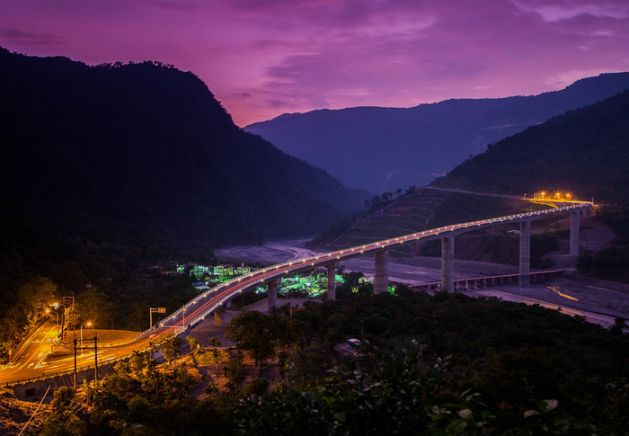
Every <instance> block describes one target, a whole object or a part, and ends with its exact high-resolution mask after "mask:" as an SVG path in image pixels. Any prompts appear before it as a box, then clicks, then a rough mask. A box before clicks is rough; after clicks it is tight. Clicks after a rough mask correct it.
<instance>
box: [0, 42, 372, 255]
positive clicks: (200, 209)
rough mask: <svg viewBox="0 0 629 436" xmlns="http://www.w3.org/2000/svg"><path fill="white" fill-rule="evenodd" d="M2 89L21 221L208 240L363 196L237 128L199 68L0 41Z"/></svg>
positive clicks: (5, 148) (8, 175)
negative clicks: (61, 54)
mask: <svg viewBox="0 0 629 436" xmlns="http://www.w3.org/2000/svg"><path fill="white" fill-rule="evenodd" d="M0 95H2V102H1V104H0V138H1V142H0V144H1V152H2V164H1V166H2V176H1V177H3V178H4V179H5V180H4V182H3V184H2V186H3V188H2V193H3V196H4V197H5V206H6V207H3V215H5V218H11V217H13V218H14V219H15V221H17V224H19V225H20V226H30V225H32V226H34V227H45V228H46V229H47V230H50V231H52V230H54V231H61V232H64V233H68V234H77V235H79V234H80V235H82V236H85V234H84V232H85V231H87V232H92V235H91V236H92V237H94V238H97V239H104V240H108V239H110V238H117V237H119V236H120V235H121V234H122V233H124V234H134V235H136V236H137V235H138V234H144V235H149V234H150V235H151V236H157V237H159V238H161V239H164V240H166V241H172V242H175V243H186V242H189V241H202V242H203V243H206V244H208V246H211V245H216V244H226V243H234V242H250V241H256V240H259V239H261V238H271V237H282V236H294V235H304V234H312V233H313V232H315V231H317V230H319V229H321V228H323V227H324V226H326V225H328V224H330V223H331V222H333V221H334V220H336V219H338V218H339V217H341V216H342V215H343V214H345V213H347V212H349V211H351V210H352V209H353V208H355V207H357V206H359V205H362V199H363V198H362V196H361V194H360V193H357V192H355V191H351V190H348V189H346V188H344V187H343V186H342V185H341V184H340V183H339V182H338V181H337V180H335V179H333V178H332V177H330V176H329V175H328V174H326V173H325V172H324V171H322V170H319V169H317V168H313V167H311V166H309V165H308V164H305V163H304V162H301V161H299V160H298V159H295V158H293V157H291V156H288V155H287V154H285V153H283V152H281V151H279V150H277V149H276V148H275V147H274V146H273V145H271V144H270V143H268V142H267V141H265V140H263V139H261V138H259V137H256V136H254V135H251V134H249V133H246V132H243V131H242V130H240V129H239V128H238V127H236V126H235V125H234V123H233V122H232V120H231V117H230V116H229V115H228V114H227V112H226V111H225V110H224V109H223V108H222V107H221V105H220V103H219V102H218V101H217V100H216V99H215V98H214V97H213V95H212V93H211V92H210V91H209V90H208V89H207V87H206V86H205V85H204V83H203V82H202V81H201V80H199V79H198V78H197V77H196V76H194V75H193V74H192V73H184V72H181V71H178V70H176V69H174V68H172V67H168V66H163V65H161V64H157V63H151V62H146V63H142V64H132V65H120V64H114V65H103V66H98V67H88V66H86V65H84V64H82V63H79V62H73V61H71V60H69V59H66V58H35V57H26V56H22V55H18V54H12V53H10V52H8V51H6V50H1V51H0ZM7 214H8V215H9V216H8V217H7V216H6V215H7Z"/></svg>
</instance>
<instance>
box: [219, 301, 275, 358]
mask: <svg viewBox="0 0 629 436" xmlns="http://www.w3.org/2000/svg"><path fill="white" fill-rule="evenodd" d="M226 335H227V337H228V338H230V339H232V340H234V341H235V342H236V343H237V345H238V348H240V349H241V350H246V351H250V352H251V354H252V356H253V359H254V360H255V364H256V365H260V364H262V363H264V361H265V360H266V359H268V358H269V357H271V356H273V354H274V347H273V337H272V329H271V324H270V322H269V319H268V317H267V316H266V315H264V314H263V313H260V312H256V311H252V312H244V313H241V314H240V315H238V316H237V317H235V318H234V319H233V320H232V321H231V322H230V323H229V326H228V327H227V331H226Z"/></svg>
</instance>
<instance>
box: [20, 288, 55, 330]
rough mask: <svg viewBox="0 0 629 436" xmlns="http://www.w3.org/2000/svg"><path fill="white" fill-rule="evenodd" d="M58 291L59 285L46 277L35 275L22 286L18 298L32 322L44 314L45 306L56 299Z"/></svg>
mask: <svg viewBox="0 0 629 436" xmlns="http://www.w3.org/2000/svg"><path fill="white" fill-rule="evenodd" d="M56 292H57V285H55V284H54V283H53V282H52V281H51V280H50V279H48V278H46V277H35V278H33V279H31V280H29V281H28V282H26V283H25V284H24V285H22V286H21V287H20V289H19V291H18V298H19V300H20V304H21V305H22V306H23V307H24V308H25V312H26V314H27V318H28V320H29V321H30V322H32V321H34V320H35V319H37V318H38V317H40V316H42V314H43V313H44V310H45V308H46V307H48V306H49V305H50V304H51V303H53V302H54V301H55V299H56V295H55V294H56Z"/></svg>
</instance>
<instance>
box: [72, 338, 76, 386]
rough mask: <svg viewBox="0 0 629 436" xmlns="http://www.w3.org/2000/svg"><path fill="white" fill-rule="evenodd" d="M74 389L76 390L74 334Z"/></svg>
mask: <svg viewBox="0 0 629 436" xmlns="http://www.w3.org/2000/svg"><path fill="white" fill-rule="evenodd" d="M73 342H74V389H75V390H76V336H74V340H73Z"/></svg>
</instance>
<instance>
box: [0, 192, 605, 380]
mask: <svg viewBox="0 0 629 436" xmlns="http://www.w3.org/2000/svg"><path fill="white" fill-rule="evenodd" d="M592 206H593V203H591V202H581V203H576V204H570V205H568V206H564V207H558V208H554V209H544V210H540V211H535V212H528V213H520V214H514V215H507V216H502V217H495V218H487V219H482V220H476V221H470V222H466V223H460V224H453V225H448V226H443V227H438V228H434V229H430V230H424V231H420V232H415V233H411V234H408V235H403V236H398V237H394V238H389V239H384V240H381V241H376V242H372V243H368V244H363V245H359V246H356V247H351V248H345V249H341V250H336V251H332V252H328V253H323V254H319V255H316V256H310V257H306V258H302V259H297V260H293V261H288V262H284V263H280V264H275V265H271V266H268V267H265V268H262V269H260V270H256V271H253V272H251V273H249V274H246V275H243V276H239V277H237V278H234V279H232V280H230V281H228V282H225V283H222V284H220V285H218V286H216V287H214V288H211V289H209V290H207V291H205V292H203V293H202V294H199V295H198V296H197V297H195V298H194V299H192V300H191V301H189V302H188V303H186V304H185V305H184V306H182V307H181V308H179V309H178V310H177V311H175V312H173V313H172V314H170V315H169V316H168V317H166V318H164V319H163V320H161V321H160V322H159V323H157V324H156V325H155V326H154V327H153V329H149V330H146V331H144V332H143V333H141V334H140V335H139V336H138V337H137V338H135V339H134V340H132V341H131V342H128V343H126V344H123V345H120V346H118V347H111V348H108V349H104V350H102V353H101V350H99V353H98V355H99V357H98V359H99V361H100V362H103V363H108V362H109V363H111V362H113V361H116V360H119V359H122V358H126V357H128V356H129V355H131V354H132V353H133V352H135V351H141V350H144V349H147V348H148V347H150V345H151V344H155V343H159V342H160V341H162V340H165V339H166V338H168V337H170V336H172V335H179V334H182V333H184V332H186V331H188V330H189V329H190V328H191V327H194V326H195V325H197V324H198V323H200V322H201V321H203V320H204V319H205V318H206V317H207V316H208V315H210V314H211V313H212V312H215V311H217V310H218V309H219V308H220V307H221V306H223V305H224V304H225V303H227V302H228V301H230V300H231V299H233V298H235V297H237V296H238V295H240V294H241V293H243V292H246V291H250V290H251V289H254V288H255V287H257V286H259V285H261V284H264V283H269V284H270V287H269V288H270V289H269V298H270V301H271V298H273V295H271V294H272V293H275V292H277V285H278V283H279V279H281V277H283V276H287V275H290V274H294V273H297V272H300V271H304V270H310V269H313V268H319V267H326V266H327V267H328V277H329V278H330V277H334V267H333V265H334V264H335V263H336V262H337V261H341V260H346V259H349V258H352V257H356V256H361V255H364V254H368V253H375V255H376V256H375V260H376V274H375V280H374V287H375V291H376V292H384V291H386V285H387V278H386V258H385V257H384V256H383V254H385V253H386V250H387V249H389V248H392V247H395V246H398V245H403V244H406V243H413V242H418V241H428V240H433V239H441V240H442V241H443V249H442V266H443V268H442V278H443V279H442V288H445V289H449V290H453V289H454V286H453V281H452V262H451V261H452V259H453V258H454V253H453V247H454V245H453V241H454V237H456V236H458V235H460V234H463V233H467V232H471V231H475V230H479V229H483V228H487V227H491V226H494V225H500V224H509V223H520V225H521V227H520V228H521V230H520V232H521V235H520V272H521V273H522V268H523V262H524V267H525V269H526V271H525V273H526V274H528V271H529V270H528V263H527V262H528V252H527V250H529V245H528V244H529V241H528V238H529V237H530V223H531V221H534V220H537V219H543V218H545V217H548V216H551V215H556V214H562V213H569V214H570V216H571V254H572V253H573V252H574V248H573V247H572V245H574V244H575V240H576V246H577V249H578V226H579V216H580V213H581V212H582V211H585V210H587V209H589V208H591V207H592ZM575 226H576V229H575ZM575 232H576V239H575ZM523 255H524V258H523ZM330 265H332V268H330ZM379 265H380V267H379ZM378 268H380V271H379V270H378ZM527 280H528V275H527ZM329 281H330V280H329ZM332 283H334V280H333V279H332ZM449 283H450V284H449ZM526 284H528V282H527V283H526ZM329 286H330V285H329ZM331 286H332V287H333V286H334V285H333V284H332V285H331ZM332 290H333V289H330V287H329V288H328V291H329V295H330V291H332ZM331 296H332V299H334V294H333V293H332V294H331ZM89 364H90V361H89V360H88V359H87V358H85V359H83V360H82V361H79V363H78V367H79V368H83V367H86V366H87V365H89ZM58 368H59V369H58V370H55V372H44V374H43V377H44V378H46V377H52V376H55V375H58V374H60V373H63V372H64V371H65V372H68V371H71V370H72V362H70V361H68V362H66V365H65V366H61V365H60V366H58ZM3 379H4V380H3ZM0 382H3V383H9V384H12V383H18V382H20V381H19V380H11V379H10V378H9V379H7V378H4V377H2V374H0Z"/></svg>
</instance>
